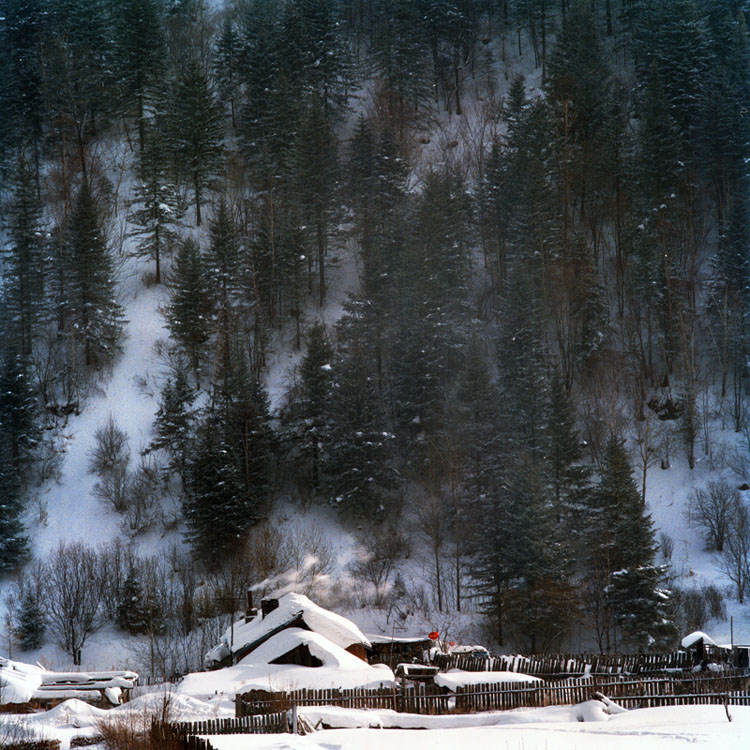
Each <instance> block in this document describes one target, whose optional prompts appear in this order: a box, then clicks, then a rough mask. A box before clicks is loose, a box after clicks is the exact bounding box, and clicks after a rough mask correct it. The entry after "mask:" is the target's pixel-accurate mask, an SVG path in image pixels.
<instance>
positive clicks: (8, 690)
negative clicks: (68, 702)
mask: <svg viewBox="0 0 750 750" xmlns="http://www.w3.org/2000/svg"><path fill="white" fill-rule="evenodd" d="M43 673H44V670H43V669H42V668H41V667H35V666H32V665H31V664H22V663H21V662H19V661H10V660H9V659H4V658H2V657H0V703H28V702H29V701H30V700H31V699H32V697H33V695H34V692H35V691H36V689H37V688H38V687H39V686H40V685H41V684H42V675H43Z"/></svg>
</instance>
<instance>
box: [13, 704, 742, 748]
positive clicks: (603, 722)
mask: <svg viewBox="0 0 750 750" xmlns="http://www.w3.org/2000/svg"><path fill="white" fill-rule="evenodd" d="M164 698H165V694H164V693H159V692H154V693H149V694H147V695H144V696H141V697H140V698H136V699H134V700H133V701H131V702H130V703H128V704H125V705H122V706H120V707H118V708H114V709H112V710H110V711H105V710H103V709H98V708H94V707H92V706H90V705H89V704H87V703H83V702H82V701H78V700H68V701H65V702H64V703H61V704H60V705H59V706H57V707H56V708H54V709H52V710H50V711H46V712H44V713H40V714H30V715H13V714H0V738H2V737H3V730H4V729H6V731H7V729H8V728H9V727H21V728H23V729H25V730H27V731H28V733H29V734H31V735H33V736H36V737H45V738H48V739H58V740H60V742H61V750H68V749H69V747H70V741H71V739H72V738H73V737H95V736H96V734H97V726H98V724H99V722H101V721H102V720H103V719H110V720H114V721H118V720H124V721H128V720H130V721H133V722H134V724H135V725H136V726H141V725H143V726H147V725H148V716H149V714H151V713H154V714H157V715H158V714H159V712H160V710H161V707H162V705H163V702H164ZM169 705H170V715H171V716H172V717H173V718H174V719H175V720H180V721H191V720H195V721H198V720H201V719H217V718H219V719H220V718H228V717H230V716H232V715H233V711H232V710H231V709H230V708H228V707H227V706H223V707H222V706H217V705H216V704H213V705H212V704H209V703H208V702H205V701H201V700H198V699H195V698H189V697H187V696H184V695H179V694H176V695H175V694H171V695H169ZM300 716H302V717H303V718H304V719H305V720H306V721H307V722H308V724H310V725H312V726H315V725H316V724H317V723H318V722H319V721H322V722H323V723H324V724H326V725H336V726H340V727H345V728H341V729H321V730H319V731H315V732H313V733H311V734H308V735H306V736H294V735H290V734H277V735H247V734H244V735H212V736H210V742H211V744H212V745H213V747H214V748H215V749H216V750H339V749H340V750H370V748H372V749H373V750H376V749H377V750H381V748H383V747H388V750H453V748H455V749H456V750H464V748H466V747H471V748H472V750H506V749H507V750H670V749H671V748H687V747H693V748H701V750H704V749H705V750H714V749H715V750H735V748H736V749H737V750H739V749H740V748H745V747H747V742H748V738H749V737H750V707H730V708H729V716H730V717H731V721H729V720H728V718H727V712H726V710H725V709H724V707H723V706H676V707H669V708H647V709H638V710H633V711H624V710H622V709H620V708H619V707H617V706H613V705H610V706H606V705H605V704H604V703H602V702H600V701H595V700H592V701H587V702H585V703H581V704H578V705H576V706H555V707H549V708H539V709H528V710H518V711H505V712H488V713H480V714H464V715H455V716H418V715H415V714H397V713H395V712H393V711H387V710H379V711H374V710H373V711H363V710H351V709H343V708H332V707H325V708H323V707H320V708H318V707H312V708H305V709H303V710H301V711H300ZM139 722H144V723H143V724H141V723H139ZM418 730H423V731H418ZM91 747H93V748H94V750H101V746H100V745H99V746H98V745H92V746H91Z"/></svg>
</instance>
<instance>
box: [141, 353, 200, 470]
mask: <svg viewBox="0 0 750 750" xmlns="http://www.w3.org/2000/svg"><path fill="white" fill-rule="evenodd" d="M195 397H196V392H195V391H194V390H193V389H192V388H191V387H190V384H189V383H188V379H187V374H186V372H185V369H184V368H183V367H181V366H180V365H179V364H178V366H177V367H176V368H175V374H174V379H172V378H171V377H168V378H167V380H166V382H165V383H164V386H163V388H162V391H161V400H160V403H159V409H158V410H157V412H156V418H155V419H154V432H155V436H154V439H153V440H152V441H151V443H150V444H149V447H148V449H147V452H151V451H154V450H166V451H168V452H169V454H170V455H171V461H170V464H169V466H170V469H172V470H174V471H175V472H177V473H178V474H179V475H180V478H181V479H182V481H183V484H184V481H185V466H186V464H187V459H188V452H189V448H190V444H191V440H192V436H193V426H194V421H195V410H194V409H193V408H192V405H193V402H194V400H195Z"/></svg>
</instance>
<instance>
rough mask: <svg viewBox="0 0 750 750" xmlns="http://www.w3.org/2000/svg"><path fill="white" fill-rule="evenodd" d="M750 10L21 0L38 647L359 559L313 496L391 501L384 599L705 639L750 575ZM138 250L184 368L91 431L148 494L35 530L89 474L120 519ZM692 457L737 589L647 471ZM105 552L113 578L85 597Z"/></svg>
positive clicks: (360, 529) (665, 3) (155, 380)
mask: <svg viewBox="0 0 750 750" xmlns="http://www.w3.org/2000/svg"><path fill="white" fill-rule="evenodd" d="M749 21H750V3H749V2H747V0H227V1H226V2H225V3H222V2H220V1H218V0H211V1H210V2H209V1H208V0H0V286H1V288H2V291H1V292H0V432H1V435H2V439H1V440H0V579H4V581H5V584H4V585H5V586H6V589H4V590H6V591H8V592H10V593H9V594H8V596H9V598H8V613H9V614H8V622H9V623H10V622H11V619H12V620H13V623H14V624H11V625H8V628H9V629H10V630H12V631H13V632H14V633H16V635H17V636H18V637H19V638H20V639H21V641H22V647H28V648H33V647H35V644H36V645H38V644H39V643H40V642H41V641H42V640H43V639H44V638H57V639H58V642H59V643H60V644H61V648H63V649H64V650H66V651H67V652H68V653H70V654H71V655H73V657H74V658H75V654H76V652H79V653H80V648H81V646H82V645H83V644H84V642H85V639H86V637H87V635H88V634H90V633H93V632H94V630H95V629H96V627H98V626H99V625H100V624H101V622H102V621H105V620H106V621H111V622H112V623H115V624H116V625H117V626H118V627H120V628H121V629H123V630H125V631H127V632H131V633H141V634H143V633H145V634H149V633H150V634H151V637H152V641H151V654H150V659H151V667H152V670H151V671H152V672H153V671H156V669H157V667H156V666H155V665H154V650H153V648H154V646H153V644H154V639H156V640H157V641H158V639H159V638H161V639H163V640H164V641H165V642H166V640H169V639H171V640H172V642H175V641H176V640H178V639H180V638H182V639H183V641H184V642H187V640H189V638H190V637H192V636H191V635H190V634H191V633H192V634H195V633H198V632H203V631H201V630H200V629H201V628H204V629H205V628H206V627H208V625H206V623H207V622H208V621H209V615H210V616H213V615H216V616H233V615H234V614H235V613H236V612H237V611H239V609H238V607H239V604H238V603H237V599H238V597H239V598H240V599H241V597H242V595H243V592H244V590H245V588H246V587H247V586H248V585H250V584H254V583H258V582H259V581H262V580H264V579H269V578H271V577H272V576H273V575H275V574H277V573H279V572H281V571H283V570H285V569H288V568H296V569H304V570H306V571H308V579H306V580H312V578H314V577H315V575H317V573H320V575H321V576H323V575H324V574H325V575H326V576H327V577H329V578H331V577H333V578H335V575H334V573H335V571H336V570H337V565H338V563H337V553H336V550H335V545H333V543H332V540H331V539H328V538H326V536H325V535H321V534H320V533H318V532H319V530H317V531H316V528H315V527H313V526H310V528H308V529H305V528H304V527H300V528H299V529H298V532H297V536H295V537H294V538H290V537H288V535H286V534H281V533H278V531H275V527H276V523H277V520H278V517H279V513H280V510H279V508H281V507H282V506H283V507H284V508H285V509H286V510H285V511H284V512H285V513H289V512H292V513H296V512H299V513H300V514H304V513H309V512H311V511H314V510H315V509H316V508H317V509H319V510H320V509H322V508H326V509H327V511H326V512H328V513H329V514H332V517H333V518H335V519H336V522H337V523H338V524H340V528H341V530H342V533H344V532H346V533H347V534H351V535H352V536H353V538H356V539H357V540H358V545H359V550H360V554H359V555H358V556H357V557H356V559H355V560H354V561H352V562H350V563H348V564H347V568H346V572H347V576H348V578H346V579H345V580H348V581H351V580H354V581H359V582H361V586H362V589H363V590H364V589H365V588H366V589H367V590H368V591H371V592H372V595H371V597H370V599H368V605H369V606H373V607H380V608H385V609H388V611H389V612H391V613H393V612H397V611H399V608H401V609H402V610H406V609H408V608H409V607H418V606H421V605H424V606H429V607H431V608H432V609H434V611H436V612H440V613H448V612H453V613H466V612H469V613H473V616H475V618H476V619H477V621H480V620H481V622H482V623H483V627H484V628H485V631H484V632H485V633H486V639H487V641H488V642H492V643H493V644H496V645H497V646H499V647H503V648H517V649H521V650H523V651H524V652H527V653H542V652H545V651H547V652H549V651H552V650H560V649H564V648H565V647H566V646H568V645H569V644H570V637H571V635H572V634H573V633H574V632H575V633H577V634H578V636H577V637H579V636H580V633H581V632H584V633H586V637H587V639H588V640H587V643H588V645H589V648H590V649H592V650H601V651H609V652H615V651H639V650H646V649H656V650H669V649H671V648H674V646H675V644H676V642H677V641H676V636H677V634H678V633H679V632H681V631H682V630H683V629H684V628H685V627H686V626H688V625H692V626H695V627H698V626H701V625H703V623H704V622H705V620H706V619H707V618H710V617H715V616H718V615H719V614H720V613H721V612H722V608H723V606H724V599H727V600H730V599H731V600H734V601H738V602H739V603H740V604H742V603H744V601H745V597H750V499H747V498H746V492H745V491H746V490H747V489H748V486H749V484H748V483H750V317H749V316H750V286H749V281H750V38H749V36H748V22H749ZM136 268H137V269H138V270H137V278H136V280H135V282H132V281H127V280H128V279H130V278H131V276H132V275H133V273H136V272H135V271H133V269H136ZM126 283H128V284H131V286H132V284H133V283H136V284H137V285H138V287H139V289H141V290H145V291H144V292H143V293H144V294H145V293H146V292H148V293H153V294H155V295H158V299H159V300H160V302H159V304H158V308H155V310H157V311H156V312H154V314H153V315H151V316H150V317H151V318H153V319H156V318H158V320H156V322H155V323H149V325H151V324H153V325H157V326H160V327H162V333H161V339H160V341H159V346H158V350H157V351H155V352H154V353H152V356H153V357H154V358H156V359H158V362H159V365H158V367H153V368H149V371H148V372H146V371H145V369H143V370H141V371H139V372H141V375H142V376H143V378H144V382H143V388H144V389H145V390H148V389H149V388H150V389H151V395H152V396H153V399H154V404H155V406H154V410H153V414H152V419H151V420H150V422H149V423H148V424H143V426H142V430H140V433H141V434H140V435H136V434H134V433H132V432H130V433H128V432H127V431H126V430H125V429H124V428H123V427H122V425H121V424H120V420H119V417H118V416H117V414H116V413H115V411H114V410H112V407H109V408H110V411H112V413H110V414H109V416H108V417H107V418H106V419H103V420H101V421H100V422H99V423H98V424H97V425H96V429H95V431H94V430H92V431H91V434H90V435H89V436H88V438H87V439H88V440H89V441H90V444H91V446H92V447H91V448H90V449H88V450H87V452H86V461H87V465H86V466H85V467H84V473H85V474H87V475H90V476H92V477H95V481H93V480H92V481H93V484H92V485H91V487H92V489H91V490H90V492H89V490H88V489H87V490H86V493H87V496H88V495H89V494H91V495H92V496H94V497H95V498H96V499H97V502H98V503H99V506H98V507H99V508H100V509H101V514H102V517H105V516H106V517H108V518H109V517H112V518H116V519H117V524H119V528H120V529H121V531H120V534H119V536H118V537H117V539H114V540H112V541H111V542H110V543H109V544H108V545H105V546H99V547H95V546H89V545H86V544H85V543H67V542H66V543H63V542H61V543H60V545H59V547H57V548H56V549H54V550H51V551H41V550H37V549H36V548H35V534H36V533H37V531H36V530H37V529H39V528H42V526H43V525H45V517H46V516H45V514H48V513H51V512H52V506H53V505H54V504H55V503H67V504H68V506H69V507H70V524H71V526H74V525H76V524H80V523H91V524H92V525H95V524H96V523H98V522H97V520H96V519H94V518H92V519H89V520H85V519H83V520H82V519H80V518H79V517H76V516H77V513H76V510H75V508H76V503H77V502H78V501H79V497H78V495H76V493H75V492H73V494H70V492H69V491H67V490H66V492H65V493H63V492H61V491H59V489H55V488H56V487H58V488H59V487H60V486H61V485H60V476H61V475H62V474H64V472H65V471H66V468H65V466H66V464H65V461H66V453H65V451H64V450H63V445H64V444H67V443H66V442H65V441H66V440H68V437H69V435H70V434H71V433H75V431H76V430H77V429H78V428H77V427H76V425H77V424H80V422H79V421H76V420H80V419H81V415H83V416H85V415H86V413H87V409H88V408H90V405H91V404H92V403H94V402H95V400H96V399H98V398H102V393H106V392H107V383H108V382H109V378H111V377H112V374H113V373H117V371H118V367H120V366H121V361H122V357H123V352H124V351H125V349H126V347H127V346H128V342H132V341H134V340H137V337H138V332H139V326H140V325H141V324H142V322H143V321H142V319H143V317H149V316H140V317H138V318H136V317H134V316H138V310H139V308H138V306H137V301H136V302H134V301H133V300H132V299H131V298H130V297H129V296H128V295H126V294H124V292H123V289H124V288H125V286H126ZM128 288H130V287H128ZM342 289H343V292H342ZM136 299H137V298H136ZM136 320H138V321H140V322H137V323H136V322H135V321H136ZM280 361H281V362H282V364H285V363H286V364H288V366H286V367H285V369H284V370H283V372H282V371H281V370H280V369H279V362H280ZM108 398H109V399H110V400H111V401H112V402H113V403H114V402H115V401H114V399H115V398H116V394H115V396H112V395H111V394H110V395H109V396H108ZM118 408H121V409H123V410H125V411H127V409H128V408H129V406H128V404H120V405H119V407H118ZM76 439H79V438H78V437H76ZM676 466H679V467H682V469H680V470H681V471H682V470H683V469H684V471H685V472H686V476H687V477H688V478H690V477H697V476H699V475H700V477H703V478H705V477H706V476H708V474H706V473H703V474H700V472H707V471H709V469H707V468H706V467H710V471H711V474H710V476H711V482H709V483H708V484H705V482H703V481H700V482H699V481H697V480H696V481H695V486H694V488H693V489H692V491H691V492H690V493H689V498H688V500H687V501H686V502H687V503H688V505H689V511H690V512H689V518H688V517H685V518H684V523H685V525H686V527H689V528H690V529H692V531H691V532H690V533H692V534H693V535H698V536H700V537H701V539H703V540H704V541H705V546H706V548H707V549H710V550H712V551H713V553H714V554H715V559H716V560H717V565H718V566H719V567H720V569H721V571H723V572H722V576H723V577H722V586H724V584H726V586H725V588H721V587H719V588H717V586H713V585H710V586H705V587H704V588H702V589H700V590H696V589H691V590H690V591H687V590H686V589H685V587H684V586H683V584H682V583H680V581H678V580H675V575H674V570H673V569H671V568H670V565H669V560H670V557H671V556H672V552H673V540H671V539H670V538H669V536H668V535H667V534H665V533H661V535H660V534H659V529H658V528H657V526H656V524H655V523H654V521H653V520H652V515H651V512H652V510H653V503H654V502H656V497H655V496H654V497H652V496H651V495H649V494H648V493H649V491H650V490H651V489H652V487H653V482H654V481H659V482H660V483H662V484H664V483H668V481H669V479H668V477H669V476H670V475H669V472H670V471H672V472H674V471H676V469H675V468H674V467H676ZM665 477H666V478H665ZM40 498H41V499H40ZM44 503H48V506H45V505H44ZM66 507H67V506H66ZM290 508H291V511H290V510H289V509H290ZM148 535H152V536H155V537H159V535H161V538H162V539H163V542H162V543H161V544H162V547H163V548H162V549H161V550H160V552H159V554H156V555H151V556H148V555H146V554H142V553H140V552H139V551H138V550H139V544H140V542H139V540H140V539H146V538H150V537H149V536H148ZM170 545H171V546H170ZM415 547H419V548H420V549H421V553H420V554H422V556H423V558H424V561H425V562H424V565H425V567H426V569H429V571H431V572H430V582H429V586H428V587H427V590H421V592H419V594H418V595H417V594H416V593H415V592H414V591H413V586H412V582H411V580H410V575H409V574H408V569H409V568H408V566H409V564H410V560H413V557H412V553H414V549H415ZM149 549H152V551H153V545H152V546H151V547H150V548H149ZM177 557H180V560H181V562H180V565H179V566H178V565H177V564H176V563H174V559H176V558H177ZM311 560H312V562H310V561H311ZM170 561H171V562H170ZM310 565H312V566H313V568H314V567H315V566H316V565H317V566H319V570H318V571H317V572H316V571H313V572H312V573H310V572H309V566H310ZM178 568H179V571H180V574H179V575H180V577H179V580H173V578H174V577H173V578H170V581H171V583H170V584H169V585H170V586H171V588H169V590H167V588H166V583H165V581H166V580H167V578H169V576H172V575H173V574H172V573H169V575H167V573H166V572H165V571H167V570H170V571H174V570H177V569H178ZM66 571H67V573H66ZM81 571H89V574H88V575H89V580H92V579H93V578H94V577H96V578H97V580H99V579H102V580H103V583H102V584H101V586H100V587H99V589H98V593H97V596H98V599H96V601H95V602H94V601H91V602H90V601H89V600H87V599H86V600H81V601H79V602H77V603H75V604H73V605H72V607H71V611H70V612H69V613H68V614H65V612H66V610H65V606H66V605H65V604H64V602H63V601H62V598H61V597H62V591H63V589H64V588H65V586H66V583H65V580H67V579H65V580H64V575H67V574H69V575H71V576H75V575H79V574H81ZM113 576H114V577H113ZM105 578H106V580H104V579H105ZM342 580H344V579H342ZM207 581H208V582H211V583H210V585H208V584H206V582H207ZM347 585H349V584H346V583H341V582H339V584H338V585H337V586H333V588H332V589H331V591H333V593H330V591H329V596H338V597H340V598H341V599H342V600H346V597H347V596H349V597H350V598H351V597H352V596H353V594H352V593H351V591H349V592H347ZM719 589H720V590H719ZM209 590H210V592H209ZM56 597H58V598H59V599H60V601H59V602H58V604H55V603H54V602H55V601H57V599H56ZM123 601H126V602H131V603H132V602H135V601H137V602H139V605H138V607H136V608H134V607H132V606H127V607H123V606H122V602H123ZM415 602H417V603H415ZM419 602H421V605H420V604H419ZM11 605H12V606H11ZM362 606H364V604H362ZM240 609H241V607H240ZM45 612H47V615H46V619H45V615H44V613H45ZM50 613H51V614H50ZM393 616H394V617H395V616H396V615H395V614H394V615H393ZM66 618H67V619H66ZM74 620H77V621H79V622H78V625H77V626H76V629H75V630H74V634H73V635H70V637H71V638H73V641H71V640H67V641H66V640H65V639H66V638H67V637H68V636H66V635H65V633H66V632H68V630H66V628H67V626H68V625H69V621H74ZM97 623H99V625H97ZM201 637H202V638H203V639H204V641H205V643H210V642H211V637H212V634H208V635H204V636H201ZM75 639H77V640H75ZM74 641H75V642H74ZM199 652H200V649H199V648H198V647H196V650H195V652H194V653H199ZM191 653H193V652H191ZM172 657H173V658H172ZM172 657H170V658H172V661H171V662H169V663H167V660H166V657H165V660H164V661H163V663H162V666H161V668H162V669H163V671H165V672H173V671H178V670H179V669H184V670H186V669H188V668H189V667H191V666H195V663H194V662H190V659H189V658H188V657H184V659H185V660H183V662H179V659H182V658H183V657H182V656H179V658H178V657H177V656H175V655H174V654H173V655H172ZM190 658H192V657H190ZM178 662H179V663H178Z"/></svg>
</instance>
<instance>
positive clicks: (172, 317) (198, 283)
mask: <svg viewBox="0 0 750 750" xmlns="http://www.w3.org/2000/svg"><path fill="white" fill-rule="evenodd" d="M171 286H172V291H171V295H170V300H169V305H168V306H167V326H168V328H169V332H170V333H171V334H172V336H173V337H174V339H175V340H176V341H177V344H178V346H179V347H180V349H182V351H183V352H184V353H185V355H186V356H187V358H188V361H189V363H190V368H191V370H192V371H193V376H194V378H195V382H196V384H197V385H198V386H200V373H201V363H202V362H203V355H204V347H205V344H206V342H207V341H208V337H209V330H210V327H209V324H210V320H209V319H210V316H211V312H212V309H213V301H212V295H211V290H210V284H209V280H208V279H207V273H206V266H205V262H204V260H203V257H202V255H201V251H200V247H199V246H198V243H197V242H195V241H194V240H193V239H191V238H188V239H186V240H185V241H184V242H182V243H181V244H180V248H179V252H178V254H177V259H176V262H175V267H174V271H173V274H172V280H171Z"/></svg>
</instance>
